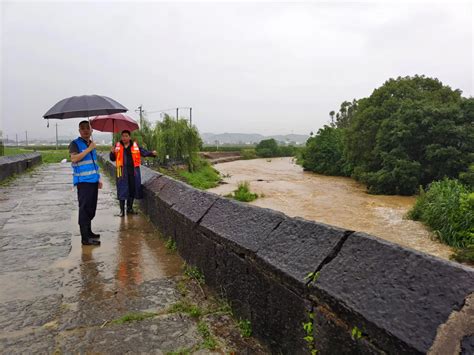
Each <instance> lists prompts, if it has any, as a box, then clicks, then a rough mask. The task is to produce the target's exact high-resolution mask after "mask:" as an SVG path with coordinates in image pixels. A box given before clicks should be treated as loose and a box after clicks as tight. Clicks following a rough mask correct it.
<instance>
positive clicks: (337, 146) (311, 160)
mask: <svg viewBox="0 0 474 355" xmlns="http://www.w3.org/2000/svg"><path fill="white" fill-rule="evenodd" d="M343 134H344V132H343V130H342V129H340V128H336V127H331V126H324V127H323V128H321V129H320V130H319V131H318V132H317V133H316V135H315V136H314V137H310V138H308V140H307V141H306V147H305V149H304V150H303V152H302V158H303V168H305V169H306V170H310V171H314V172H316V173H319V174H326V175H346V171H345V160H344V156H343V152H344V146H343Z"/></svg>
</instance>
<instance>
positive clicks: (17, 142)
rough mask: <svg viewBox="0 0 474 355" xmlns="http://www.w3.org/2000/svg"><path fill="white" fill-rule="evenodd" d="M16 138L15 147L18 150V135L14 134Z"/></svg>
mask: <svg viewBox="0 0 474 355" xmlns="http://www.w3.org/2000/svg"><path fill="white" fill-rule="evenodd" d="M15 136H16V147H17V148H18V133H15Z"/></svg>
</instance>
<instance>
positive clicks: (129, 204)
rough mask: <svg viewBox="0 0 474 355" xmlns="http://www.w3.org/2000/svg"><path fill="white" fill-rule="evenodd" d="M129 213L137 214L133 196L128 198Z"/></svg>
mask: <svg viewBox="0 0 474 355" xmlns="http://www.w3.org/2000/svg"><path fill="white" fill-rule="evenodd" d="M127 214H136V212H135V211H134V210H133V198H130V199H128V200H127Z"/></svg>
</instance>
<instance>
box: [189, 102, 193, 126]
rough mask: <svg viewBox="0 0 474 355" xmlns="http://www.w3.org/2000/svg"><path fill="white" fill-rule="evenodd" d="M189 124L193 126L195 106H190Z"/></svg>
mask: <svg viewBox="0 0 474 355" xmlns="http://www.w3.org/2000/svg"><path fill="white" fill-rule="evenodd" d="M189 125H190V126H191V127H192V126H193V108H192V107H190V108H189Z"/></svg>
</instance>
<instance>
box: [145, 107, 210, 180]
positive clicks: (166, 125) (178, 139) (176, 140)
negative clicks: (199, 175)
mask: <svg viewBox="0 0 474 355" xmlns="http://www.w3.org/2000/svg"><path fill="white" fill-rule="evenodd" d="M153 137H154V146H155V147H156V150H157V152H158V157H159V159H160V161H161V162H164V161H166V159H167V157H168V158H169V159H171V160H175V161H183V162H184V163H186V164H187V165H188V169H189V171H190V172H192V171H194V169H195V168H196V164H197V162H198V157H197V153H198V151H199V148H200V146H201V145H202V141H201V138H200V136H199V132H198V130H197V128H196V127H195V126H190V125H189V123H188V121H187V120H185V119H178V120H175V119H174V118H173V117H171V116H169V115H165V117H164V119H163V122H158V123H157V124H156V126H155V128H154V134H153Z"/></svg>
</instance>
